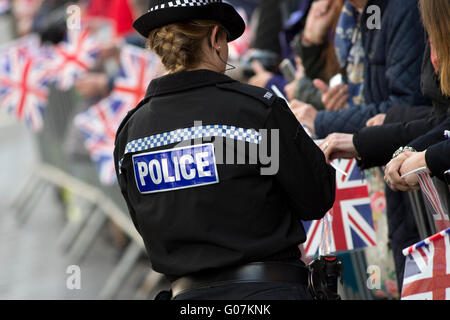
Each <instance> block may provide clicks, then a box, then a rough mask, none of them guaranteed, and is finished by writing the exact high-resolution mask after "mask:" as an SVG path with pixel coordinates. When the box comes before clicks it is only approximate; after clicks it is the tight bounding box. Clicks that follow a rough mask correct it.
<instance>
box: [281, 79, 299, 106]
mask: <svg viewBox="0 0 450 320" xmlns="http://www.w3.org/2000/svg"><path fill="white" fill-rule="evenodd" d="M296 86H297V81H292V82H290V83H288V84H287V85H286V86H285V87H284V92H285V93H286V98H287V99H288V101H291V100H292V99H294V94H295V87H296Z"/></svg>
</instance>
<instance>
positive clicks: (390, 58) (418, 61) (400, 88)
mask: <svg viewBox="0 0 450 320" xmlns="http://www.w3.org/2000/svg"><path fill="white" fill-rule="evenodd" d="M414 6H417V3H415V4H414ZM411 8H412V2H411V1H409V2H408V3H405V4H404V3H403V1H397V3H395V6H394V7H392V11H394V10H397V11H396V12H389V11H388V12H386V14H390V15H391V17H390V19H389V21H388V23H386V25H385V24H384V23H383V25H382V28H381V30H378V31H376V32H387V33H389V34H387V35H386V37H385V39H386V41H387V44H386V51H385V52H386V53H385V57H384V58H385V71H384V77H382V78H383V79H376V77H378V76H379V75H377V74H376V71H375V74H371V72H370V70H373V69H371V68H368V67H367V65H366V68H365V74H364V77H365V78H366V79H365V81H364V83H365V89H364V90H365V94H364V96H365V98H366V99H368V96H370V95H372V96H373V99H368V100H367V101H370V100H372V101H376V98H377V97H376V93H375V92H373V88H372V87H373V84H372V86H368V85H367V81H368V80H369V79H371V80H372V81H374V83H379V82H381V81H382V82H385V83H386V84H387V87H388V91H389V96H388V97H387V98H386V99H384V100H383V101H380V102H376V103H375V102H374V103H367V104H365V105H362V106H357V107H355V108H351V109H346V110H339V111H320V112H319V113H318V115H317V117H316V119H315V129H316V135H317V136H318V137H319V138H325V137H326V136H328V135H329V134H331V133H333V132H341V133H354V132H356V131H358V130H359V129H361V128H363V127H365V125H366V122H367V120H369V119H370V118H371V117H373V116H375V115H377V114H379V113H386V112H387V111H388V110H389V109H390V108H391V107H392V106H393V105H400V104H402V105H409V106H414V105H420V104H422V103H425V102H426V99H425V98H424V97H423V95H422V94H421V90H420V71H421V67H422V60H423V54H424V50H425V41H423V35H424V31H423V28H422V26H421V23H420V17H419V16H418V15H419V13H418V10H417V8H415V9H414V10H411ZM383 39H384V38H383ZM366 60H367V61H366V64H370V63H371V62H370V53H369V56H368V57H367V58H366ZM373 63H374V64H375V62H373ZM384 85H385V84H384V83H379V86H380V87H381V86H384ZM369 87H370V88H369ZM367 90H371V92H369V93H370V94H369V95H368V94H366V91H367ZM374 95H375V96H374Z"/></svg>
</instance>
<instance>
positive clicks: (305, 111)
mask: <svg viewBox="0 0 450 320" xmlns="http://www.w3.org/2000/svg"><path fill="white" fill-rule="evenodd" d="M290 107H291V110H292V112H293V113H294V115H295V117H296V118H297V120H298V121H299V122H300V123H301V124H303V125H304V126H306V127H307V128H308V129H309V130H310V131H311V133H313V134H314V133H315V127H314V120H315V119H316V116H317V110H316V109H315V108H314V107H313V106H312V105H310V104H306V103H304V102H301V101H298V100H292V102H291V105H290Z"/></svg>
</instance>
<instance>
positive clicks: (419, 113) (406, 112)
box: [384, 105, 433, 124]
mask: <svg viewBox="0 0 450 320" xmlns="http://www.w3.org/2000/svg"><path fill="white" fill-rule="evenodd" d="M432 111H433V108H432V107H431V106H417V107H410V106H405V105H396V106H393V107H392V108H391V109H389V111H388V113H387V114H386V119H385V120H384V124H388V123H395V122H410V121H414V120H418V119H424V118H427V117H429V116H431V112H432Z"/></svg>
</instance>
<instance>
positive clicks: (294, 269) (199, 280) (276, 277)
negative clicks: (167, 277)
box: [172, 262, 309, 297]
mask: <svg viewBox="0 0 450 320" xmlns="http://www.w3.org/2000/svg"><path fill="white" fill-rule="evenodd" d="M308 275H309V270H308V268H307V267H305V266H301V265H298V264H294V263H286V262H254V263H249V264H246V265H243V266H240V267H233V268H223V269H219V270H214V271H207V272H201V273H199V274H195V275H189V276H185V277H181V278H179V279H177V280H175V281H174V282H173V283H172V295H173V297H175V296H177V295H179V294H180V293H183V292H185V291H189V290H196V289H203V288H210V287H216V286H221V285H226V284H231V283H249V282H288V283H295V284H300V285H305V286H307V285H308Z"/></svg>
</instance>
